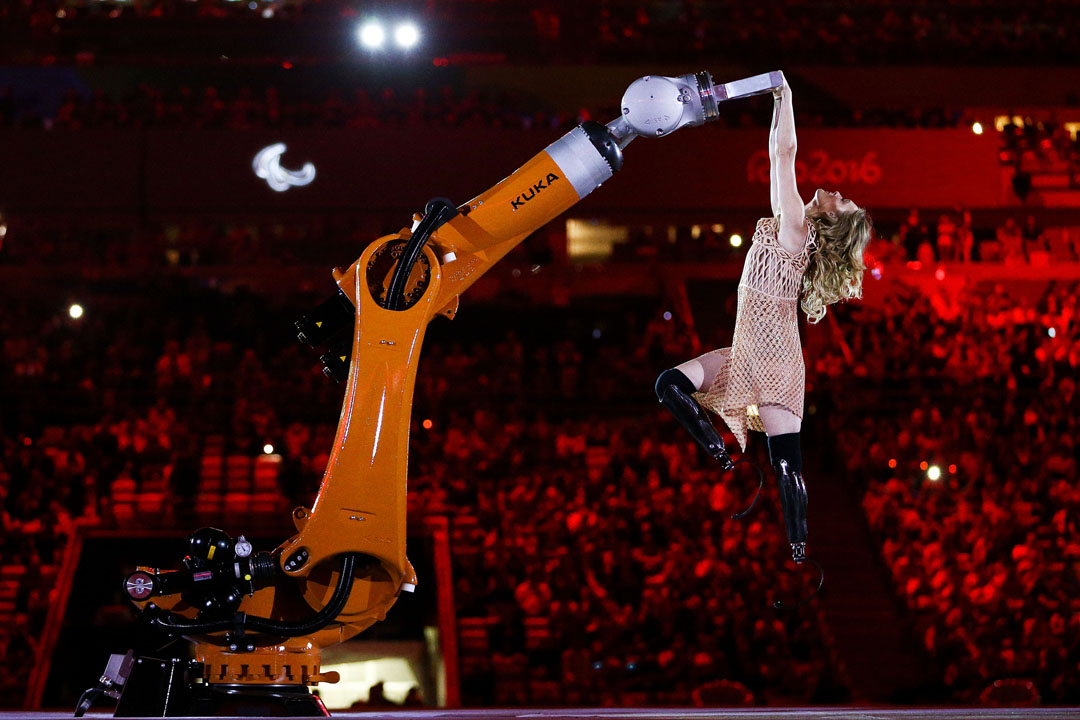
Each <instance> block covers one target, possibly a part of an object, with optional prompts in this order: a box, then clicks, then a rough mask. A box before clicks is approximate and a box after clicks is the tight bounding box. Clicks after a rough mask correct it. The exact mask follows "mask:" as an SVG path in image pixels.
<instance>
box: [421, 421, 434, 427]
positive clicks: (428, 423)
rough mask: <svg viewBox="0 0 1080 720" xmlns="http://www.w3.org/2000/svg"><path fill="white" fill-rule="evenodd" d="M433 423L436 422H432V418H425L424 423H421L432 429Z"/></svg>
mask: <svg viewBox="0 0 1080 720" xmlns="http://www.w3.org/2000/svg"><path fill="white" fill-rule="evenodd" d="M433 424H434V423H432V422H431V420H428V419H425V420H424V422H422V423H421V425H423V426H424V429H425V430H430V429H431V426H432V425H433Z"/></svg>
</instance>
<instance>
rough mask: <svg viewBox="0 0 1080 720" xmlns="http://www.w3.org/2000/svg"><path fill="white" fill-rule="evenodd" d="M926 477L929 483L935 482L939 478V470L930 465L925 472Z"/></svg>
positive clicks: (935, 466)
mask: <svg viewBox="0 0 1080 720" xmlns="http://www.w3.org/2000/svg"><path fill="white" fill-rule="evenodd" d="M926 477H927V478H929V479H930V481H931V482H937V481H938V480H939V479H940V478H941V468H939V467H938V466H937V465H931V466H930V468H929V469H928V470H927V471H926Z"/></svg>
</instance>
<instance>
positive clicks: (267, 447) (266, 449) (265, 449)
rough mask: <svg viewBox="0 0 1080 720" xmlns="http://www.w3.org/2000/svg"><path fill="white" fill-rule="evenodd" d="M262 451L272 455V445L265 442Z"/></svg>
mask: <svg viewBox="0 0 1080 720" xmlns="http://www.w3.org/2000/svg"><path fill="white" fill-rule="evenodd" d="M263 452H264V453H266V454H267V455H273V454H274V446H273V445H271V444H270V443H266V444H265V445H263Z"/></svg>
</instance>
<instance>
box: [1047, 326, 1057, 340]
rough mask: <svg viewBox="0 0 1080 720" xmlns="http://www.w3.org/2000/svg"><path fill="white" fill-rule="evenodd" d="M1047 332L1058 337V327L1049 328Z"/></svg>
mask: <svg viewBox="0 0 1080 720" xmlns="http://www.w3.org/2000/svg"><path fill="white" fill-rule="evenodd" d="M1046 334H1047V335H1049V336H1050V337H1052V338H1053V337H1057V328H1048V329H1047V331H1046Z"/></svg>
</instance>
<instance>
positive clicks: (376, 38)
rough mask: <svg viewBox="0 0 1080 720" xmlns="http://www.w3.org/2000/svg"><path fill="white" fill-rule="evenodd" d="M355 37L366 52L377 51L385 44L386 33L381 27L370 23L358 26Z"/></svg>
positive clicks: (372, 22)
mask: <svg viewBox="0 0 1080 720" xmlns="http://www.w3.org/2000/svg"><path fill="white" fill-rule="evenodd" d="M356 37H357V38H358V39H359V40H360V44H361V45H363V46H364V47H365V48H367V49H368V50H378V49H379V48H381V47H382V46H383V43H384V42H386V31H385V30H383V26H382V25H380V24H379V23H377V22H374V21H371V22H366V23H364V24H363V25H361V26H360V30H358V31H357V33H356Z"/></svg>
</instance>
